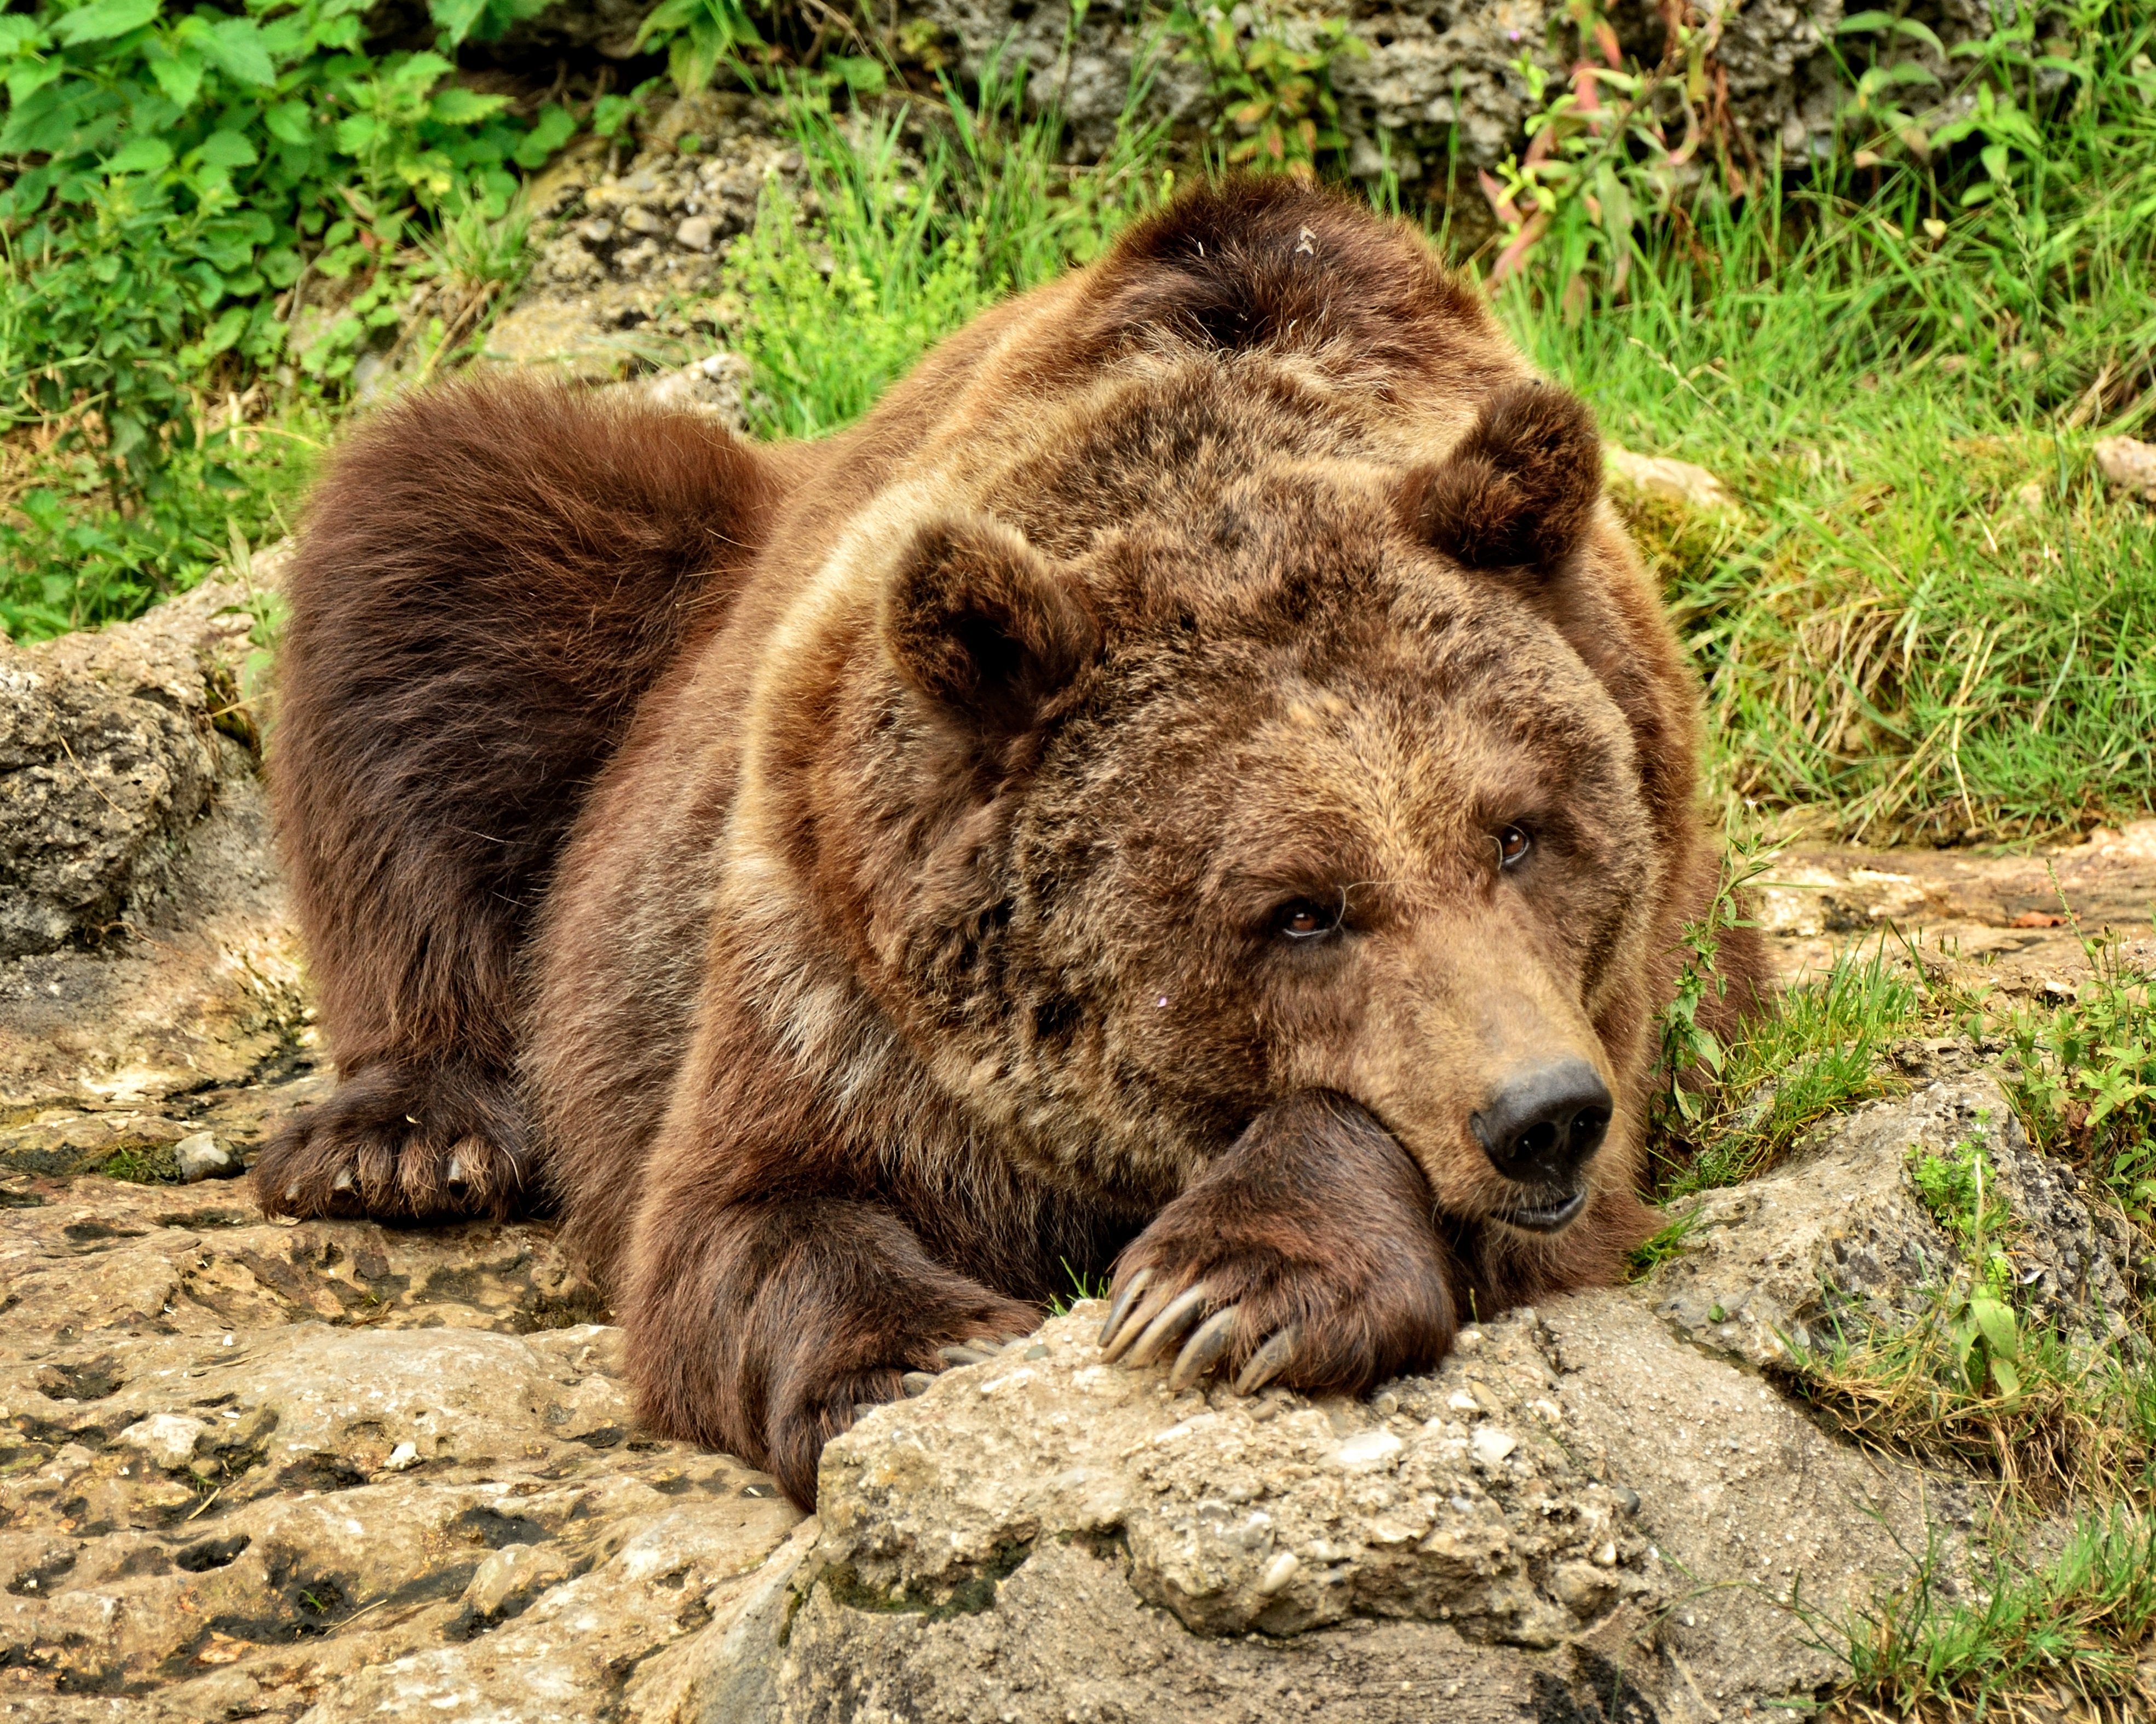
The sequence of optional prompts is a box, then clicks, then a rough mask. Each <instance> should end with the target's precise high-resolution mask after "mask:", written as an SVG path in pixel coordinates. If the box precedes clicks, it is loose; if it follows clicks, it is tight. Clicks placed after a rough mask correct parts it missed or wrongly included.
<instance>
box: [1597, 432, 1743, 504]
mask: <svg viewBox="0 0 2156 1724" xmlns="http://www.w3.org/2000/svg"><path fill="white" fill-rule="evenodd" d="M1602 454H1603V459H1604V461H1605V462H1606V463H1607V464H1608V465H1609V474H1610V476H1611V477H1612V478H1613V479H1614V480H1616V481H1617V482H1618V483H1619V484H1620V485H1628V486H1630V488H1631V489H1632V490H1636V491H1644V492H1645V493H1646V495H1649V496H1653V497H1666V498H1667V499H1669V500H1671V501H1672V502H1676V503H1682V504H1683V505H1685V506H1686V507H1687V508H1691V509H1733V508H1735V507H1736V506H1737V500H1736V498H1734V497H1732V495H1730V494H1729V488H1728V487H1727V485H1724V484H1722V481H1721V480H1719V479H1717V478H1716V477H1715V476H1714V475H1713V474H1712V473H1710V472H1708V471H1707V469H1706V468H1704V467H1702V466H1698V465H1696V464H1693V463H1692V462H1691V461H1680V460H1677V459H1676V458H1674V457H1673V456H1670V455H1642V454H1635V453H1634V452H1633V451H1632V450H1630V449H1621V448H1620V447H1619V446H1618V445H1617V444H1614V443H1610V444H1604V445H1603V449H1602Z"/></svg>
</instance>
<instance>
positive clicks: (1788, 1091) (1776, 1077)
mask: <svg viewBox="0 0 2156 1724" xmlns="http://www.w3.org/2000/svg"><path fill="white" fill-rule="evenodd" d="M1922 1011H1923V999H1922V993H1921V991H1920V990H1919V988H1917V984H1916V983H1914V982H1912V980H1910V978H1909V977H1908V976H1907V974H1905V973H1904V972H1902V970H1901V969H1900V968H1899V967H1897V966H1896V965H1895V964H1894V963H1893V962H1891V961H1890V959H1889V957H1888V954H1887V950H1886V942H1885V941H1884V940H1883V939H1881V941H1880V942H1877V943H1876V945H1874V946H1873V947H1872V948H1871V951H1870V952H1863V951H1860V950H1858V949H1856V948H1855V947H1852V948H1851V949H1849V950H1847V951H1845V952H1843V953H1842V954H1841V955H1840V957H1837V958H1836V959H1835V963H1834V966H1833V967H1832V968H1831V969H1830V971H1829V972H1828V973H1827V974H1826V975H1825V976H1824V977H1820V978H1819V979H1817V980H1815V981H1810V982H1804V983H1799V984H1797V985H1796V986H1794V987H1793V988H1786V989H1784V991H1783V992H1782V993H1780V994H1779V996H1778V997H1777V998H1776V999H1775V1002H1774V1008H1773V1009H1772V1010H1770V1011H1768V1012H1767V1013H1764V1014H1763V1015H1762V1016H1760V1017H1759V1018H1755V1019H1754V1020H1753V1022H1752V1023H1750V1024H1748V1025H1747V1026H1746V1029H1745V1031H1744V1034H1743V1036H1742V1037H1741V1038H1740V1039H1738V1040H1736V1041H1734V1042H1732V1044H1730V1045H1729V1046H1728V1047H1727V1048H1726V1049H1723V1050H1722V1070H1721V1073H1720V1076H1719V1080H1718V1081H1717V1082H1716V1083H1714V1084H1713V1085H1712V1087H1711V1088H1709V1089H1707V1090H1706V1092H1705V1099H1704V1100H1702V1101H1695V1103H1694V1106H1693V1113H1694V1116H1693V1117H1690V1118H1686V1117H1685V1116H1682V1115H1681V1114H1680V1113H1678V1112H1676V1111H1675V1110H1664V1113H1663V1116H1662V1118H1661V1120H1660V1121H1658V1122H1657V1126H1656V1131H1655V1137H1654V1140H1653V1152H1654V1155H1655V1160H1656V1162H1657V1163H1658V1171H1659V1172H1660V1175H1661V1194H1662V1196H1663V1198H1664V1199H1665V1200H1666V1201H1671V1202H1674V1201H1676V1200H1678V1199H1681V1198H1686V1197H1689V1196H1690V1195H1691V1194H1692V1193H1695V1192H1700V1191H1707V1190H1712V1189H1714V1188H1717V1187H1721V1186H1725V1185H1735V1184H1737V1183H1739V1182H1741V1181H1743V1180H1745V1179H1749V1178H1753V1176H1754V1175H1756V1174H1758V1173H1759V1172H1762V1171H1763V1170H1764V1169H1765V1168H1766V1167H1769V1166H1771V1165H1772V1164H1773V1163H1774V1161H1775V1160H1776V1159H1777V1158H1778V1157H1780V1156H1781V1155H1782V1154H1783V1153H1784V1152H1786V1151H1787V1150H1788V1149H1789V1147H1790V1146H1791V1145H1792V1144H1794V1142H1796V1140H1797V1139H1798V1137H1799V1136H1801V1135H1802V1133H1803V1132H1804V1129H1805V1128H1806V1127H1807V1126H1811V1125H1814V1124H1816V1123H1817V1122H1818V1121H1820V1120H1822V1119H1825V1117H1826V1116H1829V1115H1830V1114H1833V1113H1838V1112H1840V1111H1844V1110H1845V1109H1847V1108H1849V1107H1850V1106H1852V1105H1854V1104H1855V1103H1856V1102H1859V1101H1866V1100H1868V1099H1870V1098H1871V1097H1872V1096H1874V1095H1883V1094H1885V1093H1886V1091H1887V1090H1889V1089H1890V1088H1891V1087H1892V1085H1893V1083H1894V1079H1893V1076H1892V1073H1891V1071H1890V1070H1887V1068H1886V1065H1885V1059H1886V1050H1887V1049H1888V1048H1889V1047H1890V1046H1892V1044H1893V1043H1894V1042H1896V1041H1897V1040H1898V1039H1901V1038H1902V1037H1903V1036H1906V1035H1907V1034H1911V1033H1912V1031H1913V1030H1914V1029H1916V1028H1917V1025H1918V1024H1919V1023H1920V1022H1921V1020H1922Z"/></svg>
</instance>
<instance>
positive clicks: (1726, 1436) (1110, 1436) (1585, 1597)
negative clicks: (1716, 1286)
mask: <svg viewBox="0 0 2156 1724" xmlns="http://www.w3.org/2000/svg"><path fill="white" fill-rule="evenodd" d="M1103 1310H1104V1307H1103V1306H1101V1305H1100V1304H1098V1303H1097V1302H1093V1303H1089V1304H1086V1305H1081V1306H1079V1307H1078V1308H1077V1309H1076V1310H1075V1311H1074V1312H1073V1313H1072V1314H1071V1315H1070V1316H1068V1317H1065V1318H1062V1319H1059V1320H1057V1321H1053V1322H1050V1324H1049V1325H1047V1326H1046V1327H1045V1328H1044V1329H1043V1330H1042V1331H1040V1334H1039V1337H1037V1344H1038V1345H1039V1346H1040V1347H1043V1348H1045V1352H1043V1353H1041V1354H1040V1355H1039V1357H1014V1356H1013V1355H1012V1354H1009V1353H1006V1354H1003V1355H999V1356H998V1357H996V1358H993V1359H991V1360H988V1361H987V1362H983V1363H980V1364H977V1365H973V1366H969V1367H964V1368H962V1369H959V1370H956V1371H952V1372H951V1373H947V1375H945V1376H943V1377H942V1378H940V1379H938V1381H937V1383H936V1384H935V1385H934V1386H933V1387H932V1388H930V1389H929V1390H928V1392H927V1393H925V1394H923V1395H921V1396H920V1397H918V1398H911V1399H907V1400H904V1401H901V1402H899V1403H894V1404H893V1405H891V1406H889V1407H885V1408H879V1409H877V1410H876V1411H875V1413H873V1414H870V1416H869V1417H867V1418H866V1419H863V1420H862V1421H861V1422H860V1424H856V1425H855V1428H854V1429H852V1430H851V1431H850V1432H849V1433H848V1434H845V1435H844V1436H843V1437H841V1438H839V1439H837V1440H836V1441H834V1443H833V1444H831V1445H830V1447H829V1449H826V1450H825V1454H824V1469H823V1474H822V1480H821V1491H822V1504H821V1516H820V1525H819V1528H818V1532H817V1536H816V1541H815V1543H814V1547H813V1548H812V1550H811V1552H810V1553H809V1554H808V1557H806V1559H805V1560H804V1561H803V1563H802V1564H801V1567H800V1569H799V1571H798V1573H796V1574H795V1575H794V1576H793V1578H791V1579H790V1580H789V1581H788V1583H787V1584H788V1598H787V1599H786V1601H785V1603H784V1606H783V1609H771V1610H769V1611H768V1612H767V1617H766V1618H765V1619H758V1618H757V1617H756V1616H755V1615H753V1614H750V1613H745V1614H743V1616H742V1619H741V1621H740V1626H739V1628H738V1629H737V1631H736V1632H735V1634H734V1635H733V1636H732V1637H731V1645H730V1647H729V1648H728V1649H726V1650H723V1651H721V1649H717V1648H714V1649H712V1650H711V1652H710V1653H709V1655H707V1656H706V1658H705V1660H704V1661H703V1663H702V1664H701V1666H700V1667H699V1668H698V1670H696V1672H695V1673H694V1674H693V1675H692V1677H691V1679H690V1684H689V1688H690V1697H691V1699H692V1700H693V1701H696V1703H697V1704H698V1705H700V1706H701V1717H703V1718H704V1719H706V1720H707V1721H711V1724H716V1721H718V1720H720V1719H722V1718H732V1717H739V1716H759V1717H767V1718H769V1719H772V1720H773V1721H782V1720H783V1721H791V1720H797V1719H799V1720H806V1719H811V1718H821V1717H825V1716H892V1717H897V1716H903V1717H906V1718H909V1719H916V1720H920V1721H922V1724H928V1721H942V1720H950V1721H954V1724H955V1721H959V1720H973V1719H979V1718H993V1717H1002V1716H1013V1715H1014V1711H1022V1712H1023V1713H1024V1715H1025V1716H1048V1717H1065V1716H1075V1717H1096V1716H1098V1717H1106V1716H1112V1717H1116V1718H1119V1719H1126V1720H1130V1721H1151V1720H1155V1719H1158V1720H1163V1721H1166V1720H1177V1721H1183V1720H1187V1719H1189V1718H1192V1717H1199V1718H1205V1719H1215V1718H1218V1719H1223V1720H1226V1719H1238V1720H1240V1719H1252V1720H1255V1719H1260V1718H1270V1717H1276V1716H1282V1715H1284V1714H1286V1713H1291V1712H1301V1711H1312V1712H1318V1713H1322V1714H1323V1715H1324V1716H1340V1717H1390V1716H1402V1717H1406V1716H1428V1709H1429V1708H1430V1706H1431V1705H1432V1704H1433V1703H1435V1702H1437V1701H1455V1702H1456V1706H1455V1707H1454V1708H1450V1709H1448V1710H1457V1711H1460V1713H1461V1714H1462V1715H1463V1716H1476V1717H1480V1716H1491V1717H1496V1716H1501V1715H1504V1716H1509V1715H1510V1714H1511V1712H1512V1711H1513V1710H1515V1709H1517V1708H1526V1709H1529V1710H1535V1711H1539V1712H1540V1713H1541V1714H1542V1715H1543V1716H1560V1715H1561V1716H1573V1711H1572V1710H1571V1709H1573V1708H1575V1707H1587V1706H1592V1707H1593V1708H1594V1715H1595V1716H1607V1715H1609V1714H1610V1713H1612V1712H1613V1711H1614V1712H1620V1713H1622V1714H1624V1715H1625V1716H1636V1717H1640V1718H1648V1717H1655V1716H1662V1717H1672V1716H1673V1717H1676V1718H1686V1719H1689V1718H1702V1719H1704V1718H1707V1717H1709V1716H1714V1715H1715V1711H1716V1709H1717V1708H1718V1707H1719V1706H1722V1705H1724V1704H1726V1705H1727V1706H1731V1707H1732V1708H1735V1709H1738V1710H1742V1709H1743V1707H1744V1706H1746V1705H1747V1704H1748V1703H1753V1704H1756V1703H1759V1702H1762V1701H1765V1700H1767V1699H1768V1698H1770V1697H1773V1696H1782V1695H1786V1694H1789V1693H1791V1692H1794V1691H1803V1690H1810V1689H1814V1688H1816V1687H1818V1686H1820V1685H1821V1684H1823V1683H1825V1682H1829V1681H1830V1680H1833V1677H1834V1675H1835V1670H1836V1668H1837V1665H1836V1663H1835V1659H1834V1658H1833V1656H1832V1655H1830V1654H1829V1653H1827V1652H1825V1651H1823V1650H1820V1648H1819V1647H1818V1646H1816V1645H1815V1644H1811V1642H1810V1637H1809V1635H1808V1634H1806V1632H1805V1630H1804V1628H1803V1625H1802V1624H1800V1623H1799V1621H1797V1620H1796V1619H1794V1617H1793V1616H1792V1615H1791V1614H1790V1612H1789V1605H1788V1600H1789V1597H1790V1595H1791V1592H1792V1589H1793V1588H1794V1587H1795V1586H1796V1585H1797V1583H1798V1582H1799V1578H1801V1581H1802V1585H1803V1590H1804V1596H1805V1598H1807V1599H1808V1600H1809V1601H1811V1603H1813V1604H1814V1605H1815V1607H1817V1608H1820V1609H1825V1610H1829V1611H1831V1610H1832V1609H1835V1608H1836V1606H1837V1604H1838V1603H1840V1602H1841V1601H1843V1600H1845V1599H1847V1598H1851V1597H1852V1596H1868V1593H1869V1588H1871V1587H1872V1586H1873V1585H1875V1584H1876V1583H1878V1582H1879V1581H1880V1580H1881V1579H1882V1578H1890V1577H1892V1576H1896V1575H1898V1574H1899V1573H1902V1571H1903V1570H1904V1568H1906V1564H1907V1557H1906V1555H1905V1554H1904V1552H1903V1550H1902V1548H1901V1547H1897V1543H1896V1542H1895V1541H1896V1538H1897V1537H1903V1538H1907V1537H1909V1536H1910V1534H1911V1532H1912V1531H1914V1532H1916V1536H1917V1546H1916V1548H1918V1549H1921V1548H1922V1532H1921V1531H1920V1530H1918V1529H1921V1527H1922V1524H1923V1503H1924V1501H1925V1500H1926V1495H1927V1492H1928V1493H1929V1501H1930V1502H1931V1503H1932V1505H1933V1511H1934V1512H1935V1513H1936V1512H1938V1509H1939V1507H1940V1506H1941V1505H1948V1510H1949V1512H1951V1511H1953V1506H1956V1505H1959V1506H1962V1508H1963V1512H1965V1511H1966V1507H1965V1503H1964V1502H1963V1499H1965V1498H1966V1496H1968V1491H1967V1487H1966V1486H1965V1485H1957V1484H1955V1483H1954V1482H1953V1481H1947V1480H1935V1479H1929V1478H1927V1477H1926V1476H1925V1475H1922V1474H1920V1473H1918V1472H1917V1471H1916V1470H1914V1469H1911V1468H1907V1467H1901V1466H1897V1465H1892V1464H1886V1463H1878V1462H1873V1461H1870V1460H1866V1459H1864V1458H1862V1457H1861V1456H1859V1455H1856V1454H1855V1453H1854V1452H1852V1451H1851V1450H1848V1449H1843V1448H1841V1447H1840V1446H1839V1445H1837V1444H1835V1443H1834V1442H1833V1441H1832V1440H1831V1439H1829V1438H1827V1437H1826V1436H1825V1435H1824V1434H1821V1433H1820V1431H1819V1430H1818V1429H1815V1427H1814V1426H1812V1425H1811V1424H1809V1422H1808V1421H1806V1420H1805V1419H1804V1418H1803V1417H1802V1416H1801V1415H1800V1414H1798V1413H1796V1412H1795V1411H1794V1410H1793V1409H1792V1408H1789V1406H1788V1405H1787V1404H1786V1403H1784V1402H1783V1400H1782V1399H1781V1398H1780V1397H1779V1396H1778V1395H1777V1394H1775V1393H1774V1392H1773V1391H1772V1390H1771V1389H1770V1388H1767V1387H1766V1386H1764V1385H1763V1384H1762V1383H1759V1382H1758V1379H1757V1378H1753V1377H1751V1376H1748V1375H1747V1374H1746V1373H1743V1371H1740V1370H1738V1369H1737V1368H1735V1367H1732V1366H1730V1365H1727V1364H1725V1363H1722V1362H1717V1361H1715V1360H1713V1359H1711V1358H1708V1357H1705V1356H1704V1355H1702V1354H1701V1353H1700V1352H1697V1351H1696V1350H1695V1349H1693V1348H1691V1347H1688V1346H1686V1345H1685V1344H1683V1343H1682V1342H1680V1341H1678V1340H1676V1339H1675V1338H1673V1337H1671V1335H1670V1334H1669V1333H1668V1331H1666V1329H1665V1328H1664V1327H1663V1326H1661V1324H1660V1323H1659V1322H1658V1321H1655V1318H1654V1317H1653V1316H1651V1315H1650V1313H1649V1312H1647V1311H1645V1310H1644V1309H1643V1308H1642V1307H1641V1306H1640V1302H1639V1301H1638V1300H1637V1299H1636V1298H1635V1296H1631V1295H1630V1294H1627V1293H1625V1292H1604V1293H1594V1294H1587V1295H1581V1296H1575V1297H1573V1298H1569V1299H1566V1300H1563V1301H1558V1303H1557V1304H1556V1305H1554V1306H1552V1307H1550V1308H1549V1309H1548V1311H1546V1312H1543V1313H1539V1314H1538V1313H1537V1312H1535V1311H1517V1312H1513V1313H1511V1314H1509V1315H1507V1316H1504V1317H1501V1318H1499V1319H1498V1320H1496V1321H1491V1322H1487V1323H1485V1324H1482V1325H1481V1326H1479V1327H1478V1328H1476V1329H1475V1330H1471V1331H1468V1334H1467V1336H1466V1337H1463V1340H1464V1342H1465V1344H1464V1345H1463V1347H1461V1349H1460V1351H1458V1352H1455V1354H1454V1355H1453V1357H1451V1358H1450V1360H1448V1361H1447V1362H1446V1363H1445V1366H1444V1367H1443V1368H1442V1369H1440V1371H1439V1372H1438V1373H1435V1375H1434V1376H1432V1377H1430V1378H1414V1379H1408V1380H1404V1381H1402V1382H1400V1383H1395V1384H1394V1385H1392V1386H1391V1387H1390V1388H1389V1389H1388V1390H1387V1391H1386V1393H1387V1395H1389V1397H1390V1398H1391V1401H1390V1404H1391V1406H1392V1408H1393V1410H1392V1411H1391V1412H1390V1413H1383V1412H1381V1411H1380V1410H1379V1405H1378V1403H1377V1402H1369V1403H1358V1402H1352V1401H1346V1400H1337V1399H1332V1400H1321V1401H1318V1402H1316V1403H1312V1402H1311V1401H1309V1400H1307V1399H1306V1398H1302V1397H1301V1396H1296V1395H1291V1394H1287V1393H1283V1392H1281V1391H1277V1390H1268V1391H1266V1392H1265V1393H1262V1394H1260V1395H1259V1396H1257V1397H1255V1398H1252V1399H1250V1400H1247V1401H1242V1400H1238V1399H1236V1398H1235V1397H1234V1396H1232V1395H1231V1394H1229V1393H1227V1392H1226V1391H1225V1390H1224V1389H1221V1388H1213V1389H1211V1390H1209V1391H1208V1392H1203V1393H1201V1392H1199V1391H1198V1390H1191V1391H1188V1392H1186V1393H1183V1394H1180V1395H1178V1394H1174V1393H1171V1392H1170V1391H1169V1389H1168V1387H1167V1383H1166V1381H1165V1377H1166V1373H1165V1371H1164V1370H1161V1369H1154V1370H1150V1371H1142V1372H1132V1371H1126V1370H1122V1369H1120V1368H1117V1367H1111V1366H1107V1365H1104V1364H1102V1363H1101V1361H1100V1356H1099V1349H1098V1347H1097V1346H1096V1344H1095V1341H1096V1334H1097V1330H1098V1326H1099V1323H1100V1320H1101V1314H1102V1311H1103ZM1028 1351H1029V1352H1030V1351H1031V1350H1030V1349H1029V1350H1028ZM1702 1598H1711V1599H1712V1600H1713V1603H1712V1605H1711V1606H1709V1605H1707V1604H1705V1603H1700V1602H1696V1601H1697V1600H1701V1599H1702ZM782 1624H783V1629H784V1632H783V1636H782V1634H781V1633H780V1629H781V1625H782ZM1658 1624H1659V1626H1658ZM1709 1695H1712V1696H1714V1698H1713V1700H1712V1701H1709V1700H1708V1699H1707V1696H1709ZM744 1696H757V1697H758V1698H759V1701H760V1703H761V1704H762V1710H761V1711H745V1710H742V1707H743V1706H744ZM1396 1708H1405V1709H1406V1710H1404V1711H1395V1709H1396Z"/></svg>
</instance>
